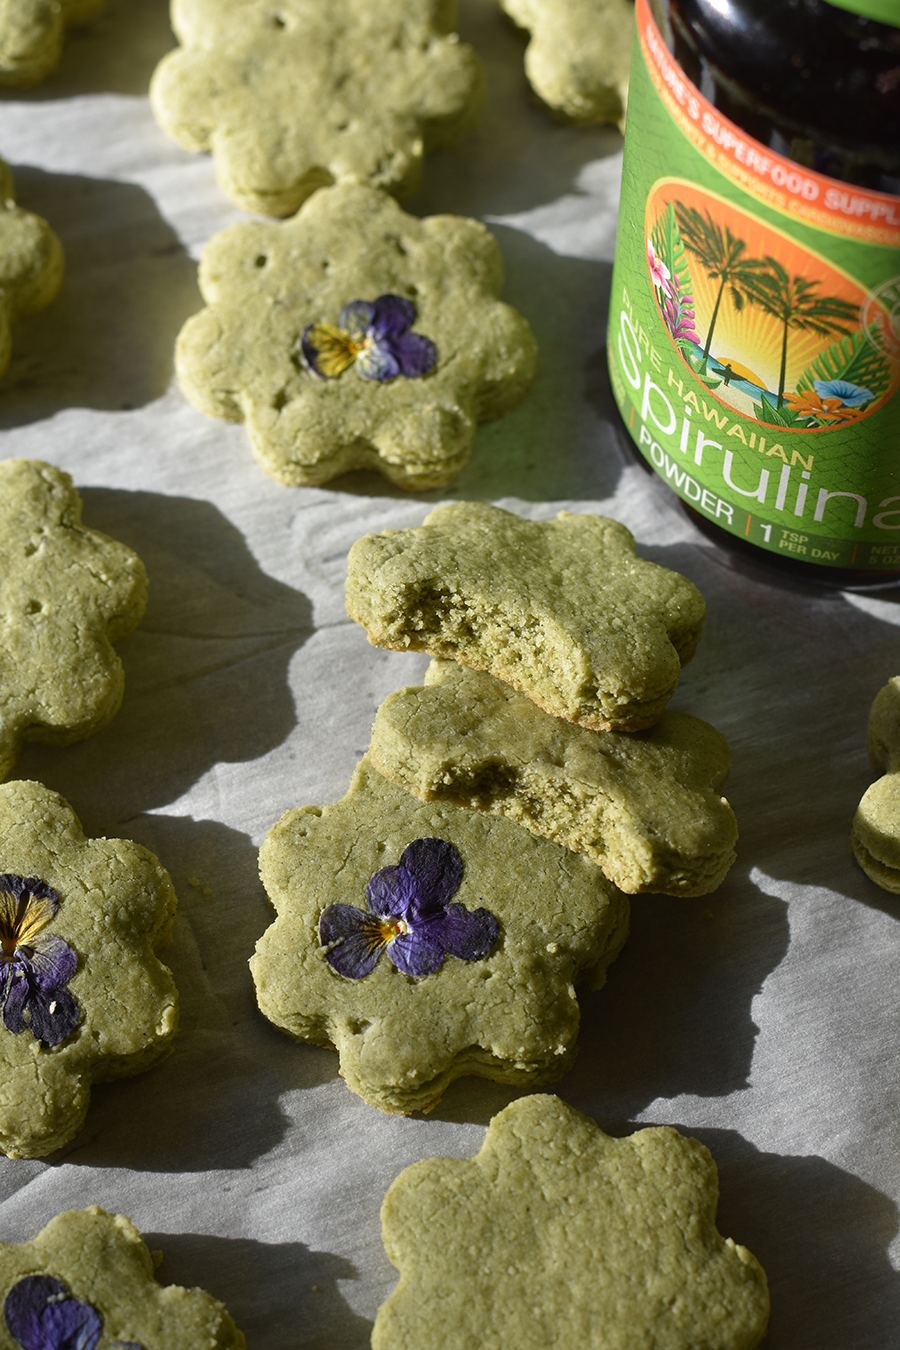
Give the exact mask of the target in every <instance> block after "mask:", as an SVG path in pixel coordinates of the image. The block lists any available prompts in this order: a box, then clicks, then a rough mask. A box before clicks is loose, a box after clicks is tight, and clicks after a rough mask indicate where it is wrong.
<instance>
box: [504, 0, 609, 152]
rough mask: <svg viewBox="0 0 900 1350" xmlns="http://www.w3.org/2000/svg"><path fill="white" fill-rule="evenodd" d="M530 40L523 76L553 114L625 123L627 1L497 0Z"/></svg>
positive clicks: (591, 120) (583, 119) (574, 119)
mask: <svg viewBox="0 0 900 1350" xmlns="http://www.w3.org/2000/svg"><path fill="white" fill-rule="evenodd" d="M500 5H501V7H502V8H503V9H504V10H505V11H506V13H507V14H508V15H509V17H510V18H511V19H512V20H513V22H514V23H517V24H518V25H519V27H520V28H527V29H528V30H529V32H530V33H531V41H530V42H529V44H528V47H527V50H526V52H525V73H526V75H527V76H528V80H529V82H530V84H531V87H532V89H533V90H534V92H535V93H536V94H537V96H538V98H540V99H542V100H543V102H544V103H546V104H547V106H548V107H549V108H551V109H552V110H553V112H555V113H557V114H558V115H559V116H561V117H564V118H566V119H569V120H571V121H573V122H618V123H619V125H620V126H622V124H623V123H624V120H625V105H626V103H627V101H628V73H629V69H630V66H631V44H632V41H633V39H634V5H633V4H630V3H629V0H500Z"/></svg>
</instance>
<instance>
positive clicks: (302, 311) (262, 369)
mask: <svg viewBox="0 0 900 1350" xmlns="http://www.w3.org/2000/svg"><path fill="white" fill-rule="evenodd" d="M199 280H200V290H201V291H202V293H203V298H204V300H205V301H206V304H207V308H206V309H204V310H202V311H201V312H200V313H199V314H196V315H195V316H194V317H193V318H192V319H189V320H188V322H187V323H186V324H185V326H184V328H183V329H182V330H181V333H180V335H179V338H178V344H177V347H176V351H175V368H176V371H177V374H178V380H179V383H180V385H181V388H182V390H183V391H184V393H185V395H186V396H187V397H188V398H189V399H190V400H191V402H192V403H193V404H194V405H195V406H196V407H198V408H199V409H200V411H201V412H204V413H206V414H207V415H208V416H209V417H223V418H226V419H228V420H229V421H232V422H245V423H246V425H247V431H248V433H249V435H250V441H251V444H252V446H253V453H254V455H255V456H256V458H257V460H258V461H259V463H260V464H261V466H262V467H263V468H264V469H265V470H266V472H267V473H270V474H271V475H272V477H273V478H277V479H278V481H279V482H281V483H284V484H286V485H288V486H291V487H296V486H306V487H309V486H316V485H318V484H320V483H326V482H328V481H329V479H332V478H335V477H337V476H338V475H339V474H342V473H346V472H347V471H348V470H350V469H377V470H378V471H379V472H380V473H382V474H384V476H385V477H386V478H388V479H390V481H391V482H392V483H396V484H398V486H400V487H404V488H411V489H419V488H432V487H440V486H442V485H443V484H445V483H447V482H449V480H450V479H451V478H452V477H453V476H454V475H455V474H457V473H458V472H459V470H460V469H461V468H462V467H463V465H464V464H465V463H466V461H467V460H468V458H469V455H470V453H471V450H472V445H473V442H474V439H475V427H476V424H477V423H478V422H480V421H483V420H485V419H486V418H489V417H498V416H500V414H501V413H505V412H508V411H509V410H510V409H511V408H513V407H515V405H516V404H517V403H518V402H519V401H520V400H521V399H522V398H523V397H524V395H525V392H526V391H527V389H528V387H529V385H530V384H531V381H532V379H533V378H534V373H535V363H536V346H535V341H534V337H533V335H532V332H531V329H530V328H529V326H528V324H527V323H526V321H525V320H524V319H523V318H522V316H521V314H519V313H517V311H516V310H514V309H512V308H511V307H510V306H509V305H506V304H504V303H503V302H502V301H501V300H500V299H499V298H498V297H499V295H500V288H501V285H502V280H503V263H502V259H501V257H500V250H499V249H498V247H497V244H496V241H495V240H494V237H493V235H491V233H490V232H489V231H488V230H487V229H486V227H485V226H484V225H482V224H481V223H480V221H476V220H466V219H464V218H462V217H461V216H427V217H426V218H425V219H424V220H419V219H417V218H416V217H414V216H410V215H407V214H406V212H404V211H402V210H401V209H400V207H399V206H398V205H397V203H396V202H395V201H394V199H393V198H392V197H389V196H387V194H386V193H384V192H379V191H377V190H376V189H375V188H370V187H361V186H343V187H333V188H323V189H322V190H321V191H320V192H317V193H316V194H315V196H314V197H312V198H311V199H310V201H309V202H308V203H307V204H306V206H304V208H303V210H302V211H301V212H300V214H299V215H298V216H296V217H295V218H294V219H293V220H290V221H287V222H286V223H285V224H283V225H276V224H273V223H271V222H261V221H260V222H256V223H248V224H243V225H232V226H230V227H229V228H228V229H226V230H222V231H221V232H220V233H219V234H217V235H215V236H214V238H213V239H211V240H210V242H209V243H208V244H207V245H206V248H205V249H204V250H203V256H202V258H201V260H200V273H199ZM379 302H380V303H381V305H382V307H384V306H385V305H387V306H388V307H391V306H392V307H393V309H394V311H395V313H394V315H393V317H394V318H395V319H397V318H398V315H397V314H396V311H397V310H398V309H401V310H402V309H404V308H405V309H406V319H405V320H404V321H403V322H397V323H394V324H391V323H388V324H387V334H388V336H389V341H388V343H387V346H388V347H389V348H390V349H391V350H396V348H397V345H399V349H400V350H401V351H405V350H406V348H407V347H408V346H409V345H410V344H417V345H418V346H419V347H422V346H423V345H425V344H427V349H428V350H429V352H430V355H429V357H428V360H427V361H426V362H423V363H422V364H423V367H424V368H423V369H422V371H421V373H418V374H407V373H405V369H404V370H398V369H395V370H394V373H393V374H390V370H391V369H393V368H392V367H391V366H390V363H389V362H387V360H386V359H385V361H386V364H385V366H384V368H382V366H381V365H380V364H379V356H378V352H379V350H382V351H383V347H384V344H383V343H380V342H379V341H378V334H379V333H381V334H382V337H384V336H385V332H384V330H383V328H382V326H381V324H380V323H379V320H378V318H377V316H376V317H375V320H374V331H375V339H374V340H373V337H372V336H371V335H369V336H366V335H365V334H364V333H363V332H362V331H359V324H358V323H356V322H355V321H354V311H356V312H357V313H358V311H359V306H360V305H361V306H363V307H368V308H372V309H374V307H375V306H376V305H378V303H379ZM348 307H349V313H348ZM363 327H365V325H363ZM351 329H352V330H353V331H352V332H351V331H350V330H351ZM401 330H403V331H401ZM310 335H312V336H310ZM316 335H318V337H316ZM313 338H316V344H317V349H318V351H319V357H320V361H319V363H318V364H315V365H314V364H311V360H312V361H315V357H314V355H313V346H312V339H313ZM327 343H330V344H331V348H332V350H331V351H330V352H329V351H327V350H326V344H327ZM414 368H416V367H414ZM406 369H408V367H407V368H406Z"/></svg>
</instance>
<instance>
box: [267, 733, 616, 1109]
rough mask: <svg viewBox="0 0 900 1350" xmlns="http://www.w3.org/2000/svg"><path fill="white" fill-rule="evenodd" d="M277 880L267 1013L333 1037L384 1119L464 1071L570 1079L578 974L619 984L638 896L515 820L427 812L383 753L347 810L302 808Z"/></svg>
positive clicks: (278, 837)
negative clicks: (382, 763) (615, 964)
mask: <svg viewBox="0 0 900 1350" xmlns="http://www.w3.org/2000/svg"><path fill="white" fill-rule="evenodd" d="M260 874H261V876H262V879H263V885H264V886H265V888H266V890H267V892H268V894H269V898H270V900H271V901H272V904H273V905H274V907H275V910H276V912H277V914H278V918H277V920H276V922H275V923H274V924H273V925H272V926H271V927H270V928H269V929H268V931H267V932H266V933H264V934H263V937H262V938H261V939H260V941H259V943H258V944H257V948H256V955H255V956H254V957H253V959H252V961H251V963H250V965H251V969H252V971H253V978H254V981H255V983H256V994H257V999H258V1002H259V1006H260V1009H261V1010H262V1012H263V1013H264V1014H265V1015H266V1017H268V1018H269V1020H270V1021H271V1022H274V1023H275V1025H276V1026H279V1027H281V1028H282V1030H284V1031H286V1032H288V1034H289V1035H291V1036H294V1037H295V1038H296V1039H297V1040H304V1041H311V1042H313V1043H314V1044H316V1045H332V1046H334V1047H335V1049H336V1050H337V1051H338V1053H339V1055H340V1068H341V1074H342V1076H343V1077H344V1078H345V1079H346V1081H347V1086H348V1087H349V1088H351V1089H352V1091H354V1092H356V1093H357V1094H358V1095H359V1096H360V1097H362V1098H363V1099H364V1100H365V1101H367V1102H369V1104H370V1105H372V1106H377V1107H379V1108H380V1109H381V1110H382V1111H388V1112H393V1113H397V1114H403V1113H407V1112H410V1111H416V1110H424V1109H427V1108H428V1107H430V1106H432V1105H434V1103H435V1102H436V1101H437V1100H438V1098H439V1097H440V1096H441V1094H442V1092H443V1091H444V1089H445V1088H446V1087H447V1086H448V1084H449V1083H451V1082H452V1081H453V1080H454V1079H455V1078H459V1077H461V1076H462V1075H463V1074H476V1075H478V1076H480V1077H482V1078H492V1079H494V1080H495V1081H497V1082H501V1083H542V1082H547V1081H549V1080H551V1079H554V1078H558V1077H559V1076H560V1075H561V1074H562V1073H564V1072H565V1070H566V1069H567V1068H568V1067H569V1066H570V1064H571V1062H572V1060H573V1058H574V1055H575V1050H576V1037H577V1034H578V1021H579V1010H578V1000H577V998H576V995H575V990H574V987H573V982H574V981H575V980H576V979H578V978H579V977H581V976H587V977H589V978H590V980H591V983H592V984H593V985H594V987H595V988H596V987H598V986H599V985H601V984H602V983H603V981H604V979H605V974H606V967H607V966H608V965H609V963H610V962H611V961H612V960H613V958H614V957H615V956H616V955H617V953H618V951H619V949H620V947H621V945H622V943H623V942H624V940H625V935H626V932H627V927H628V901H627V899H626V898H625V896H624V895H622V894H621V892H620V891H617V890H616V888H615V887H614V886H612V885H611V883H609V882H608V881H606V879H605V878H604V876H603V874H602V872H600V870H599V868H597V867H595V866H594V865H593V863H590V862H588V861H587V859H585V858H582V857H580V856H579V855H578V854H575V853H570V852H569V851H568V850H567V849H564V848H560V847H559V845H557V844H552V843H549V842H548V841H547V840H544V839H536V838H535V837H534V836H533V835H530V834H529V833H528V832H527V831H526V830H523V829H521V828H520V827H519V826H518V825H514V824H512V823H511V822H510V821H508V820H502V819H498V818H496V817H493V816H486V815H482V814H480V813H476V812H473V811H465V810H462V809H460V808H459V807H454V806H445V805H438V804H436V803H428V804H427V805H423V804H421V803H419V802H417V801H416V800H415V799H414V798H413V797H411V796H410V794H409V793H408V792H405V791H404V790H403V789H402V788H398V787H395V786H394V784H393V783H389V782H388V781H387V779H385V778H383V777H382V776H381V774H379V773H376V772H375V770H374V769H372V768H371V767H370V766H369V765H368V763H367V762H366V760H363V761H362V762H361V763H360V765H359V766H358V768H357V770H356V773H355V775H354V777H353V782H352V783H351V785H350V790H349V792H348V793H347V795H346V797H344V798H343V800H342V801H340V802H337V803H336V804H335V805H333V806H326V807H324V808H321V807H314V806H307V807H301V808H300V809H298V810H295V811H289V812H288V813H287V815H285V816H284V817H283V818H282V819H281V820H280V821H279V822H278V824H277V825H275V826H273V827H272V829H271V830H270V831H269V833H268V835H267V836H266V840H265V842H264V844H263V847H262V850H261V852H260Z"/></svg>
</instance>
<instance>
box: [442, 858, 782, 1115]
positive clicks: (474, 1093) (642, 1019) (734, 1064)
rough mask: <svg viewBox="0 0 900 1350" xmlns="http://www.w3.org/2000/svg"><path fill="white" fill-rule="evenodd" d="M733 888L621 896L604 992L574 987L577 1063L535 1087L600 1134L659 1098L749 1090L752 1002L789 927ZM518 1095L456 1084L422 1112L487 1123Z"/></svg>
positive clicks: (775, 910) (776, 910)
mask: <svg viewBox="0 0 900 1350" xmlns="http://www.w3.org/2000/svg"><path fill="white" fill-rule="evenodd" d="M726 884H727V883H726ZM744 884H746V891H745V893H743V894H741V896H740V898H738V896H737V894H736V893H735V892H732V897H733V898H732V900H731V901H729V900H727V899H725V898H722V897H724V896H725V894H726V891H725V888H723V891H722V897H718V896H716V897H710V896H703V897H700V898H699V899H696V900H684V899H673V898H672V897H667V896H655V895H640V896H634V897H632V901H631V932H630V935H629V938H628V941H627V943H626V945H625V948H624V950H623V952H622V954H621V955H620V956H619V957H618V958H617V960H616V961H614V962H613V964H612V966H610V969H609V973H608V976H607V982H606V984H605V986H604V987H603V988H602V989H600V990H597V991H592V990H588V989H585V988H584V987H583V986H582V987H581V988H579V1002H580V1005H581V1030H580V1032H579V1037H578V1046H579V1049H578V1058H577V1059H576V1061H575V1064H574V1066H573V1068H572V1069H571V1070H570V1071H569V1072H568V1073H567V1074H565V1075H564V1076H563V1077H562V1078H561V1079H560V1080H559V1083H558V1084H554V1085H552V1086H551V1087H550V1088H549V1089H542V1090H550V1091H558V1092H559V1095H560V1096H562V1097H564V1098H565V1099H566V1101H567V1102H569V1103H570V1104H571V1105H572V1106H575V1107H577V1108H578V1110H580V1111H584V1112H585V1113H586V1114H587V1115H590V1116H593V1117H594V1119H595V1120H602V1121H603V1122H605V1123H604V1128H609V1127H610V1122H612V1123H616V1122H619V1123H621V1122H627V1121H630V1120H633V1119H634V1118H635V1116H637V1115H638V1114H639V1113H640V1112H641V1111H643V1110H644V1109H645V1108H646V1107H647V1106H648V1105H649V1104H650V1103H651V1102H653V1101H655V1100H656V1099H657V1098H659V1097H664V1098H670V1097H677V1096H679V1095H680V1094H690V1095H695V1096H699V1097H726V1096H729V1095H730V1094H731V1093H732V1092H735V1091H738V1090H740V1089H741V1088H744V1087H747V1086H748V1082H749V1073H750V1066H751V1061H752V1058H753V1048H754V1043H755V1040H756V1034H757V1030H758V1028H757V1026H756V1024H755V1023H754V1021H753V1018H752V1016H751V1007H752V1003H753V999H754V997H755V996H756V995H757V994H758V993H759V991H760V989H761V988H762V985H763V982H764V980H765V979H766V977H767V976H768V975H769V974H770V973H771V972H772V971H773V970H774V969H775V968H776V967H777V966H778V964H779V962H780V961H781V960H782V958H783V957H784V955H785V953H786V952H787V949H788V944H789V929H788V922H787V905H786V903H785V902H784V901H782V900H778V899H774V898H773V897H771V896H767V895H763V894H761V893H760V892H759V891H758V890H757V889H756V888H755V887H753V886H752V885H751V884H750V883H744ZM525 1091H527V1090H523V1091H516V1090H514V1089H511V1088H508V1087H502V1086H500V1085H498V1084H493V1083H489V1084H484V1083H481V1082H479V1081H477V1080H473V1079H463V1080H460V1081H458V1082H456V1083H454V1084H452V1085H451V1087H450V1088H448V1090H447V1092H446V1093H445V1095H444V1097H443V1098H442V1099H441V1101H440V1102H439V1104H438V1105H437V1107H436V1108H435V1109H434V1111H433V1112H432V1113H431V1114H432V1116H433V1117H435V1118H437V1119H439V1120H465V1121H471V1122H473V1123H476V1124H481V1125H487V1124H488V1122H489V1121H490V1119H491V1117H492V1116H493V1115H495V1114H496V1112H497V1111H499V1110H501V1109H502V1108H503V1107H504V1106H505V1105H506V1104H507V1103H508V1102H509V1101H511V1100H513V1098H515V1097H518V1096H522V1095H524V1092H525Z"/></svg>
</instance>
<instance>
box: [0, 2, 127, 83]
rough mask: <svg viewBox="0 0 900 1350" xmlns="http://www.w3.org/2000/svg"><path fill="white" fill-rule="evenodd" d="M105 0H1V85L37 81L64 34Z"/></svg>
mask: <svg viewBox="0 0 900 1350" xmlns="http://www.w3.org/2000/svg"><path fill="white" fill-rule="evenodd" d="M103 2H104V0H0V84H6V85H25V84H36V83H37V82H38V80H42V79H43V78H44V76H45V75H49V73H50V71H51V70H53V68H54V67H55V65H56V64H57V62H58V61H59V58H60V56H61V55H62V46H63V35H64V32H65V29H66V27H67V25H68V24H70V23H78V22H79V21H80V20H81V19H86V18H88V17H89V16H90V15H91V14H93V13H94V11H95V10H98V9H99V8H100V6H101V5H102V4H103Z"/></svg>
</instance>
